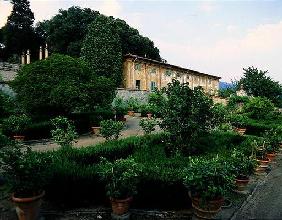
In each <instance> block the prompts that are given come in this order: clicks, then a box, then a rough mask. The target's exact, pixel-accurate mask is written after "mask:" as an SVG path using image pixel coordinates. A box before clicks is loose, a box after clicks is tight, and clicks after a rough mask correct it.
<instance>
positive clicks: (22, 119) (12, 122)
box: [3, 114, 31, 134]
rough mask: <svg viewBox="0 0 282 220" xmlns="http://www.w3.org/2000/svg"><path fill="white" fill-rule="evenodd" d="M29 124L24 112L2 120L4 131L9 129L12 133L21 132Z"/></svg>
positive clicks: (29, 120) (29, 121)
mask: <svg viewBox="0 0 282 220" xmlns="http://www.w3.org/2000/svg"><path fill="white" fill-rule="evenodd" d="M30 124H31V119H30V117H29V116H27V115H26V114H22V115H11V116H10V117H9V118H7V119H5V120H4V121H3V126H4V129H5V130H6V131H10V132H12V133H13V134H23V132H24V131H25V130H26V128H27V127H28V125H30Z"/></svg>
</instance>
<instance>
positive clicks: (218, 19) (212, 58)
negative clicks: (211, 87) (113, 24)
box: [0, 0, 282, 83]
mask: <svg viewBox="0 0 282 220" xmlns="http://www.w3.org/2000/svg"><path fill="white" fill-rule="evenodd" d="M73 5H75V6H80V7H82V8H84V7H87V8H91V9H93V10H96V11H100V13H102V14H105V15H108V16H113V17H116V18H121V19H123V20H125V21H126V22H127V23H128V24H129V25H130V26H132V27H134V28H136V29H138V30H139V32H140V33H141V34H142V35H143V36H146V37H149V38H150V39H151V40H153V41H154V43H155V46H157V47H158V48H159V50H160V54H161V56H162V58H164V59H166V60H167V61H168V63H170V64H174V65H178V66H181V67H184V68H188V69H193V70H196V71H199V72H203V73H207V74H213V75H217V76H220V77H222V80H221V81H226V82H231V81H234V80H239V79H240V77H241V76H242V74H243V68H247V67H249V66H254V67H257V68H258V69H261V70H268V71H269V73H268V75H269V76H270V77H272V78H273V79H274V80H276V81H279V82H280V83H282V1H281V0H276V1H275V0H268V1H266V0H265V1H262V0H257V1H235V0H233V1H230V0H229V1H227V0H225V1H219V0H218V1H188V0H179V1H177V0H176V1H169V0H162V1H161V0H143V1H138V0H100V1H97V0H96V1H95V0H30V6H31V10H32V11H33V12H34V15H35V20H36V22H38V21H42V20H44V19H50V18H51V17H52V16H54V15H56V14H57V13H58V10H59V9H60V8H62V9H67V8H69V7H71V6H73ZM11 8H12V7H11V4H10V2H9V1H7V0H0V27H1V26H3V25H4V24H5V22H6V20H7V16H8V15H9V14H10V12H11Z"/></svg>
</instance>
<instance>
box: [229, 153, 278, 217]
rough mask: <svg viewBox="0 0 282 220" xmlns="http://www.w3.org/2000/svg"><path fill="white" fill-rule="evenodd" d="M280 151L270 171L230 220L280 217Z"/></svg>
mask: <svg viewBox="0 0 282 220" xmlns="http://www.w3.org/2000/svg"><path fill="white" fill-rule="evenodd" d="M281 183H282V153H280V154H279V155H278V157H277V158H276V160H275V161H274V162H273V165H272V170H271V172H270V173H269V174H268V175H267V176H266V178H265V179H264V181H263V182H261V183H259V185H258V186H257V188H256V190H255V191H254V193H253V194H252V195H251V197H249V199H248V200H247V201H246V202H245V204H244V205H243V207H241V209H240V210H239V211H238V212H237V213H236V214H235V215H234V216H233V218H232V220H242V219H264V220H266V219H282V186H281Z"/></svg>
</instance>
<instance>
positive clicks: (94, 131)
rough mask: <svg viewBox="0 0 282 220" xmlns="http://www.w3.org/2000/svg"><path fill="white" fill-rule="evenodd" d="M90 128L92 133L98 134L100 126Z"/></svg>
mask: <svg viewBox="0 0 282 220" xmlns="http://www.w3.org/2000/svg"><path fill="white" fill-rule="evenodd" d="M91 128H92V132H93V134H96V135H98V134H100V131H101V127H91Z"/></svg>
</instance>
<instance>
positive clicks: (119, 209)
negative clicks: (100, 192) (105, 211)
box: [110, 197, 132, 215]
mask: <svg viewBox="0 0 282 220" xmlns="http://www.w3.org/2000/svg"><path fill="white" fill-rule="evenodd" d="M110 201H111V204H112V210H113V213H114V214H116V215H123V214H125V213H127V212H128V209H129V205H130V202H131V201H132V197H129V198H127V199H115V198H110Z"/></svg>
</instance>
